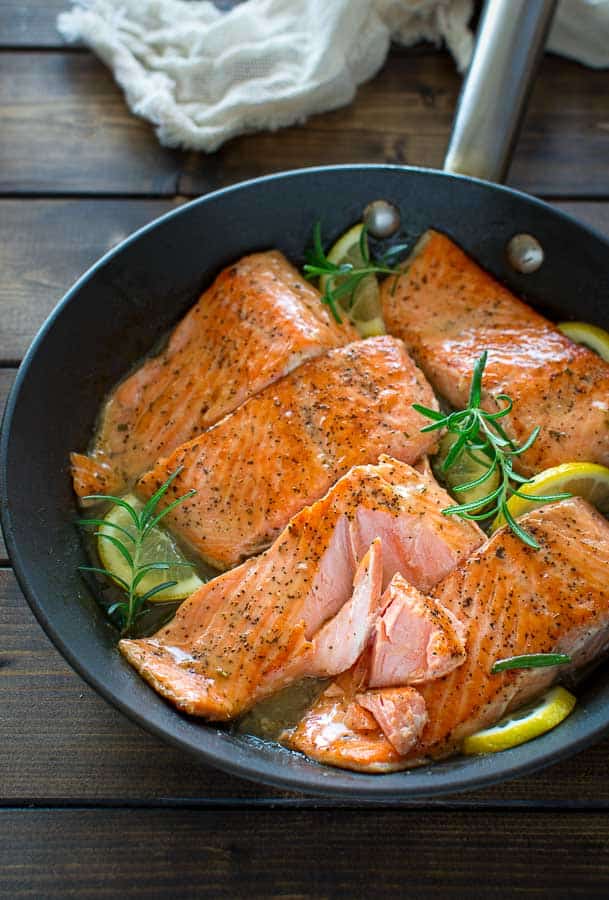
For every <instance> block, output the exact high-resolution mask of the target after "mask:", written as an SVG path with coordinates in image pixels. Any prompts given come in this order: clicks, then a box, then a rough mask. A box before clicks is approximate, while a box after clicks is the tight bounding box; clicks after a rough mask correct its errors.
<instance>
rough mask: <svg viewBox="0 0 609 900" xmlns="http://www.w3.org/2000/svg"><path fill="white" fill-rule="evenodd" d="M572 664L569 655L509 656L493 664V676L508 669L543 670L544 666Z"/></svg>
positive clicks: (530, 654) (527, 654) (537, 654)
mask: <svg viewBox="0 0 609 900" xmlns="http://www.w3.org/2000/svg"><path fill="white" fill-rule="evenodd" d="M570 662H571V657H570V656H569V655H568V654H567V653H525V654H523V655H522V656H508V657H506V659H499V660H497V662H496V663H494V664H493V666H492V668H491V674H492V675H496V674H497V673H498V672H505V671H506V670H507V669H541V668H543V667H544V666H564V665H566V664H567V663H570Z"/></svg>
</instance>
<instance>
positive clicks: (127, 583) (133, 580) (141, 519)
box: [76, 467, 196, 634]
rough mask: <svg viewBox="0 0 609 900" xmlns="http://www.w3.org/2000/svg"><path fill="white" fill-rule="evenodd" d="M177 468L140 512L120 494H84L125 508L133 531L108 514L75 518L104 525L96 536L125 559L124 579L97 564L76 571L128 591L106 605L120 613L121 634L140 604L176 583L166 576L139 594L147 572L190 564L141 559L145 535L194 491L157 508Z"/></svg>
mask: <svg viewBox="0 0 609 900" xmlns="http://www.w3.org/2000/svg"><path fill="white" fill-rule="evenodd" d="M180 472H181V467H180V468H178V469H176V470H175V472H172V473H171V475H170V476H169V478H168V479H167V481H165V482H164V484H162V485H161V487H160V488H159V489H158V490H157V491H156V493H155V494H153V496H152V497H151V498H150V500H148V502H147V503H146V504H145V505H144V507H143V508H142V509H141V511H139V512H138V510H137V509H135V508H134V507H133V506H132V505H131V504H130V503H128V502H127V501H126V500H125V499H124V498H123V497H114V496H113V495H111V494H90V495H89V496H88V497H85V498H83V499H85V500H95V501H98V502H103V503H110V504H112V505H113V506H119V507H121V508H122V509H124V510H125V512H127V513H128V516H129V518H130V520H131V521H132V522H133V525H134V527H133V531H131V530H129V529H128V528H124V527H123V526H122V525H118V524H116V523H114V522H111V521H108V519H107V518H106V519H99V518H91V519H78V520H77V522H76V524H77V525H78V526H79V527H81V528H97V529H103V530H97V531H95V532H94V535H95V537H97V538H98V539H100V540H104V541H106V542H107V543H109V544H111V545H112V546H113V547H114V548H115V549H116V550H117V552H118V553H119V554H120V556H121V557H122V559H123V560H124V561H125V563H126V566H127V569H128V571H129V573H130V577H129V580H127V578H126V577H125V578H123V577H122V576H121V575H117V574H116V573H115V572H111V571H110V570H109V569H107V568H102V567H99V566H79V571H81V572H91V573H94V574H96V575H101V576H103V577H104V578H107V579H108V580H110V581H112V582H114V583H116V584H118V585H119V586H120V587H121V588H122V589H123V591H124V592H125V594H126V595H127V596H126V598H125V599H124V600H119V601H117V602H116V603H113V604H112V606H110V608H109V609H108V614H109V615H112V614H114V613H116V614H118V615H119V617H120V620H121V626H122V633H123V634H129V633H130V631H131V629H132V628H133V626H134V624H135V621H136V619H137V618H138V617H139V616H140V615H141V613H142V608H143V606H144V605H145V604H146V602H147V601H148V600H150V599H151V598H152V597H154V596H155V595H156V594H159V593H160V592H161V591H164V590H166V589H167V588H170V587H175V585H176V584H178V582H177V581H174V580H168V581H164V582H163V583H162V584H157V585H154V587H152V588H150V590H148V591H145V593H143V594H138V592H137V591H138V588H139V587H140V585H141V584H142V581H143V580H144V578H145V577H146V576H147V575H149V574H150V573H152V572H155V571H160V572H162V571H167V570H168V569H173V568H175V567H177V566H184V567H185V568H192V563H189V562H172V563H171V565H170V564H169V563H168V562H165V561H163V560H158V561H153V562H145V561H144V559H142V553H143V545H144V541H145V540H146V537H147V536H148V535H149V534H150V532H151V531H152V529H153V528H155V527H156V526H157V525H158V523H159V522H160V521H161V519H163V518H164V517H165V516H166V515H167V514H168V513H170V512H171V511H172V510H173V509H175V508H176V506H178V505H179V504H180V503H183V502H184V500H186V499H188V498H189V497H192V496H193V495H194V494H196V491H194V490H191V491H188V492H187V493H186V494H184V495H183V496H181V497H178V498H176V499H175V500H173V501H172V502H171V503H169V504H168V505H167V506H166V507H165V508H164V509H163V510H161V511H160V512H157V507H158V504H159V502H160V501H161V499H162V498H163V497H164V496H165V494H166V493H167V491H168V490H169V487H170V485H171V484H172V482H173V481H174V480H175V479H176V478H177V476H178V475H179V474H180ZM108 527H110V528H114V529H115V531H118V532H119V533H120V534H121V535H122V536H123V538H128V539H129V541H130V542H131V543H130V546H129V547H126V546H125V544H124V543H123V541H122V540H121V539H120V538H119V537H117V536H115V535H114V534H107V533H106V529H107V528H108ZM131 545H132V546H131Z"/></svg>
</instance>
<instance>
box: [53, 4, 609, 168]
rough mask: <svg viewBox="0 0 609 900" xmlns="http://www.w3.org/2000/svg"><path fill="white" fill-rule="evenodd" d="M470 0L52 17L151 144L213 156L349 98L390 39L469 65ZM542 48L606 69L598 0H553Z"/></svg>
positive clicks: (606, 30) (88, 8)
mask: <svg viewBox="0 0 609 900" xmlns="http://www.w3.org/2000/svg"><path fill="white" fill-rule="evenodd" d="M472 11H473V3H472V0H247V2H244V3H240V4H239V5H237V6H235V7H233V8H232V9H230V10H228V11H224V12H223V11H221V10H220V9H218V8H217V7H216V6H215V5H214V4H213V3H211V2H208V0H198V2H187V0H75V5H74V7H73V8H72V9H71V10H70V11H68V12H64V13H62V14H61V15H60V16H59V18H58V28H59V31H60V32H61V34H62V35H63V36H64V37H65V38H66V40H68V41H82V42H84V43H85V44H87V45H88V46H89V47H91V49H92V50H94V51H95V53H97V54H98V56H100V58H101V59H102V60H103V61H104V62H105V63H106V64H107V65H108V66H109V67H110V68H111V69H112V71H113V73H114V77H115V78H116V81H117V82H118V84H119V85H120V86H121V87H122V89H123V90H124V92H125V97H126V100H127V103H128V104H129V107H130V109H131V110H132V111H133V112H134V113H135V114H136V115H138V116H142V117H143V118H145V119H148V120H149V121H150V122H152V123H153V124H154V126H155V129H156V132H157V135H158V137H159V140H160V142H161V143H162V144H165V145H166V146H170V147H184V148H189V149H195V150H204V151H206V152H208V153H209V152H213V151H214V150H216V149H217V148H218V147H220V146H221V145H222V144H223V143H224V142H225V141H227V140H229V139H230V138H232V137H234V136H236V135H238V134H243V133H246V132H251V131H257V130H263V129H271V130H274V129H276V128H280V127H282V126H286V125H291V124H294V123H296V122H303V121H304V120H305V119H306V118H307V117H308V116H310V115H312V114H314V113H319V112H324V111H326V110H330V109H336V108H337V107H340V106H344V105H346V104H348V103H350V102H351V100H352V99H353V97H354V96H355V92H356V90H357V87H358V85H359V84H361V83H362V82H364V81H367V80H368V79H370V78H372V77H373V76H374V75H375V74H376V72H377V71H378V70H379V69H380V68H381V66H382V65H383V62H384V60H385V57H386V55H387V51H388V49H389V44H390V42H391V41H392V40H394V41H397V42H398V43H401V44H405V45H411V44H414V43H417V42H418V41H421V40H427V41H432V42H434V43H436V44H440V43H444V44H445V45H446V46H447V47H448V49H449V50H450V52H451V53H452V55H453V57H454V59H455V63H456V65H457V68H458V69H459V70H460V71H463V70H464V69H465V68H466V67H467V65H468V63H469V60H470V57H471V52H472V46H473V36H472V33H471V31H470V29H469V27H468V23H469V20H470V18H471V15H472ZM549 46H550V49H553V50H556V51H557V52H562V53H565V54H566V55H568V56H573V57H575V58H577V59H580V60H582V61H584V62H586V63H587V64H588V65H593V66H606V65H609V0H563V2H562V4H561V6H560V8H559V11H558V15H557V20H556V22H555V25H554V27H553V31H552V35H551V38H550V44H549Z"/></svg>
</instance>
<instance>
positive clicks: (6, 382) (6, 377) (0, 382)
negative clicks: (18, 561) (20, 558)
mask: <svg viewBox="0 0 609 900" xmlns="http://www.w3.org/2000/svg"><path fill="white" fill-rule="evenodd" d="M15 374H16V370H15V369H0V421H2V415H3V413H4V407H5V405H6V398H7V396H8V392H9V391H10V389H11V385H12V383H13V381H14V380H15ZM7 562H8V554H7V552H6V546H5V544H4V537H3V536H2V531H1V529H0V566H3V565H6V563H7Z"/></svg>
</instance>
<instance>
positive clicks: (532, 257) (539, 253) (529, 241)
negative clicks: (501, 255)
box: [507, 234, 543, 275]
mask: <svg viewBox="0 0 609 900" xmlns="http://www.w3.org/2000/svg"><path fill="white" fill-rule="evenodd" d="M507 258H508V261H509V263H510V265H511V266H512V267H513V268H514V269H516V271H517V272H523V273H524V274H525V275H529V274H530V273H531V272H536V271H537V269H538V268H539V267H540V266H541V264H542V263H543V247H542V246H541V244H540V243H539V241H538V240H537V238H534V237H533V235H532V234H515V235H514V237H513V238H512V239H511V240H510V241H509V243H508V245H507Z"/></svg>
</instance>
